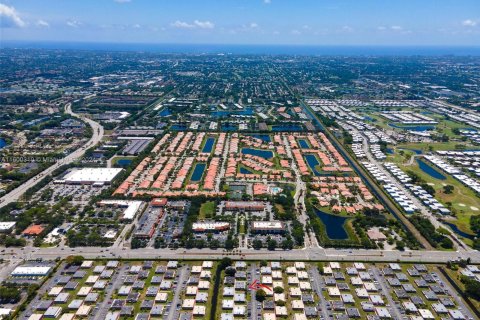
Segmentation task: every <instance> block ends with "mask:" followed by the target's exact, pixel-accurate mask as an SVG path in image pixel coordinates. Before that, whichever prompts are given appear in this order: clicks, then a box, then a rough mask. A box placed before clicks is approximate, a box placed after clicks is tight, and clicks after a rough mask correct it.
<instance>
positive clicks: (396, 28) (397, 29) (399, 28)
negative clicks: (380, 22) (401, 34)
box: [390, 26, 403, 31]
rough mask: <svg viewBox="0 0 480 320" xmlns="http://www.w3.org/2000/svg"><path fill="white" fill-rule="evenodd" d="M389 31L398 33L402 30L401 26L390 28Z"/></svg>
mask: <svg viewBox="0 0 480 320" xmlns="http://www.w3.org/2000/svg"><path fill="white" fill-rule="evenodd" d="M390 29H392V30H394V31H400V30H403V28H402V27H401V26H391V27H390Z"/></svg>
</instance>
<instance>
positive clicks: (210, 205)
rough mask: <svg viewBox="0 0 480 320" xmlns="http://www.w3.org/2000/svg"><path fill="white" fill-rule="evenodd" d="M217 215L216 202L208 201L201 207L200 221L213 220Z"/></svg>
mask: <svg viewBox="0 0 480 320" xmlns="http://www.w3.org/2000/svg"><path fill="white" fill-rule="evenodd" d="M214 214H215V202H214V201H207V202H204V203H203V204H202V206H201V207H200V214H199V216H198V219H199V220H205V219H211V218H212V217H213V216H214Z"/></svg>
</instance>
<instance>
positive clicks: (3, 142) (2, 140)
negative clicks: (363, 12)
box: [0, 138, 7, 149]
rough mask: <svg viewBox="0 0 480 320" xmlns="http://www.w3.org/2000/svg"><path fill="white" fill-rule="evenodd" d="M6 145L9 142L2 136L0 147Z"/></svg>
mask: <svg viewBox="0 0 480 320" xmlns="http://www.w3.org/2000/svg"><path fill="white" fill-rule="evenodd" d="M6 145H7V142H6V141H5V140H4V139H1V138H0V149H2V148H5V146H6Z"/></svg>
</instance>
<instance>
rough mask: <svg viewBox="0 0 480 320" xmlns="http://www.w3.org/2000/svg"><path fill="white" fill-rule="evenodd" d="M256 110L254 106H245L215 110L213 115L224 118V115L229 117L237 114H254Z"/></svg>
mask: <svg viewBox="0 0 480 320" xmlns="http://www.w3.org/2000/svg"><path fill="white" fill-rule="evenodd" d="M253 114H254V112H253V109H252V108H245V109H243V110H230V111H229V110H218V111H213V112H212V113H211V115H212V116H213V117H217V118H222V117H229V116H233V115H237V116H253Z"/></svg>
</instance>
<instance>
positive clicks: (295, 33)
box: [290, 29, 302, 36]
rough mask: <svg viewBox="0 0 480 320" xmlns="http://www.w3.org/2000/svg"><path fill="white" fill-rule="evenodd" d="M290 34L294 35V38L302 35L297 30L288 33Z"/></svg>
mask: <svg viewBox="0 0 480 320" xmlns="http://www.w3.org/2000/svg"><path fill="white" fill-rule="evenodd" d="M290 33H291V34H293V35H296V36H298V35H301V34H302V33H301V32H300V31H299V30H297V29H294V30H292V31H290Z"/></svg>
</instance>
